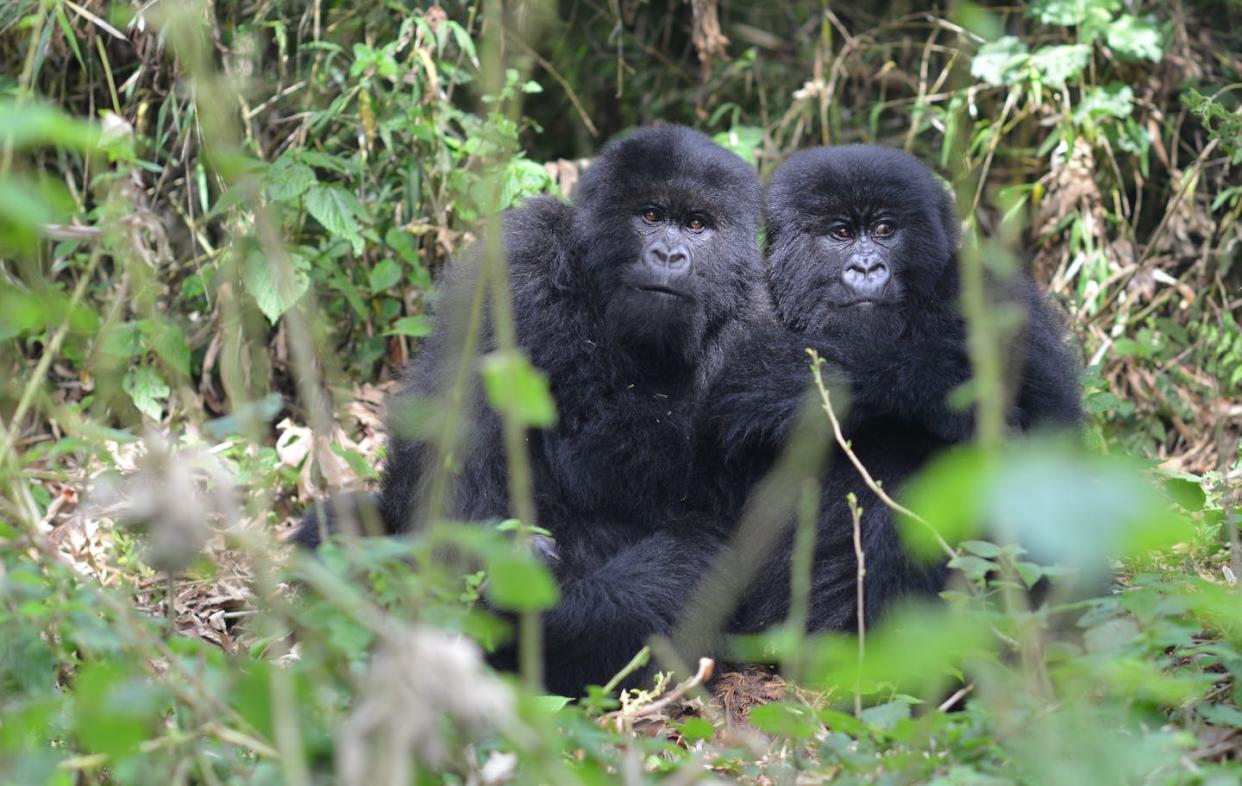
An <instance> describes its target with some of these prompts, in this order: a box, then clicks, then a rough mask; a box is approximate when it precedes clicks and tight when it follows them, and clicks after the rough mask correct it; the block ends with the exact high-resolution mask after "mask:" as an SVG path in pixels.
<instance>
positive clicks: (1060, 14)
mask: <svg viewBox="0 0 1242 786" xmlns="http://www.w3.org/2000/svg"><path fill="white" fill-rule="evenodd" d="M1120 7H1121V0H1035V2H1033V3H1031V11H1030V13H1031V15H1032V16H1034V17H1035V18H1036V19H1038V20H1039V21H1040V22H1043V23H1044V24H1046V25H1061V26H1063V27H1069V26H1071V25H1081V24H1083V23H1085V22H1088V21H1090V20H1091V19H1093V18H1097V17H1099V16H1101V15H1103V16H1105V17H1111V16H1112V13H1113V12H1114V11H1116V10H1117V9H1118V8H1120Z"/></svg>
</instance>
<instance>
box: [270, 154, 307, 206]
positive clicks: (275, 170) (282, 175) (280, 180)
mask: <svg viewBox="0 0 1242 786" xmlns="http://www.w3.org/2000/svg"><path fill="white" fill-rule="evenodd" d="M264 179H265V180H266V182H267V193H268V196H269V197H271V198H272V199H273V200H275V201H277V202H293V201H294V200H296V199H297V198H298V197H300V196H302V195H303V194H305V193H306V192H307V191H309V190H310V189H311V187H312V186H314V185H316V184H317V183H318V182H319V180H318V178H316V177H315V170H313V169H311V168H310V167H309V166H307V165H306V164H304V163H302V162H301V161H297V160H295V159H294V158H293V157H291V156H288V155H283V156H281V157H280V158H278V159H276V163H274V164H272V166H271V167H270V168H269V169H268V170H267V173H266V175H265V177H264Z"/></svg>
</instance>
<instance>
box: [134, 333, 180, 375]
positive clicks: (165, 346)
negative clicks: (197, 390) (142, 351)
mask: <svg viewBox="0 0 1242 786" xmlns="http://www.w3.org/2000/svg"><path fill="white" fill-rule="evenodd" d="M138 324H139V327H140V328H141V329H142V334H143V336H144V337H146V340H147V343H148V344H149V345H150V346H151V349H153V350H155V354H156V355H158V356H159V358H160V360H162V361H164V364H165V365H167V366H168V367H169V368H170V369H172V370H173V372H175V373H177V374H180V375H181V376H183V377H188V376H190V343H189V340H188V339H186V337H185V333H184V332H182V330H181V328H179V327H178V326H177V325H176V324H174V323H173V322H171V321H169V320H167V319H144V320H142V321H141V322H139V323H138Z"/></svg>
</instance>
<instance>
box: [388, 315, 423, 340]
mask: <svg viewBox="0 0 1242 786" xmlns="http://www.w3.org/2000/svg"><path fill="white" fill-rule="evenodd" d="M431 332H432V326H431V320H430V319H428V318H427V316H426V315H425V314H416V315H414V316H412V317H401V319H398V320H397V321H396V322H394V323H393V324H392V327H390V328H388V330H385V331H384V335H385V336H414V337H415V338H423V337H424V336H430V335H431Z"/></svg>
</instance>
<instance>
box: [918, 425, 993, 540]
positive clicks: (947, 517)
mask: <svg viewBox="0 0 1242 786" xmlns="http://www.w3.org/2000/svg"><path fill="white" fill-rule="evenodd" d="M994 470H995V465H994V463H993V462H992V461H990V460H989V458H988V457H987V456H986V455H985V454H984V453H983V452H982V451H980V450H978V449H977V448H973V447H962V448H959V449H956V450H952V451H949V452H947V453H944V454H943V455H941V456H939V457H937V458H936V460H934V461H933V462H932V463H931V464H929V465H928V466H927V467H926V468H925V469H923V471H922V472H920V473H919V474H918V475H917V476H916V477H915V478H914V480H912V481H911V482H910V483H909V484H907V486H906V487H905V488H904V489H902V493H901V501H902V503H903V504H905V506H906V507H907V508H909V509H910V510H912V511H914V512H915V513H917V514H918V515H920V516H922V517H923V518H924V519H925V520H926V521H927V522H928V524H924V523H922V522H919V521H916V520H914V519H911V518H908V517H906V516H898V523H899V524H900V527H901V535H902V539H903V540H904V541H905V542H906V543H907V544H908V545H909V546H910V548H911V550H912V551H913V552H914V553H915V554H918V555H920V556H922V557H924V558H935V557H942V556H943V554H944V552H943V550H942V549H941V546H940V543H939V541H937V540H936V538H935V536H934V534H933V530H934V532H935V533H939V535H940V537H942V538H943V539H944V540H946V541H948V542H949V543H950V544H952V543H956V542H958V541H961V540H964V539H966V538H972V537H975V536H977V535H978V534H979V533H980V532H982V531H983V530H982V528H981V523H980V514H981V511H982V508H983V498H982V495H981V494H980V493H979V489H980V488H981V487H982V486H985V485H986V484H987V483H989V482H990V479H991V477H992V476H993V473H994ZM928 525H930V526H928Z"/></svg>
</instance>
